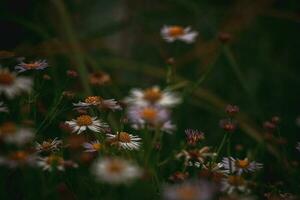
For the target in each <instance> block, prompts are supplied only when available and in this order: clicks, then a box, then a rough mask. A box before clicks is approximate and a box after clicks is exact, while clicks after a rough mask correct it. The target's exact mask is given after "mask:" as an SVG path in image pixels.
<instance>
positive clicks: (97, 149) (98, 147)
mask: <svg viewBox="0 0 300 200" xmlns="http://www.w3.org/2000/svg"><path fill="white" fill-rule="evenodd" d="M92 145H93V149H95V150H96V151H99V150H100V149H101V144H100V143H94V144H92Z"/></svg>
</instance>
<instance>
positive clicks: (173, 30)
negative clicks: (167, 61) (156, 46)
mask: <svg viewBox="0 0 300 200" xmlns="http://www.w3.org/2000/svg"><path fill="white" fill-rule="evenodd" d="M183 34H184V28H183V27H181V26H172V27H170V28H169V30H168V35H169V36H171V37H179V36H182V35H183Z"/></svg>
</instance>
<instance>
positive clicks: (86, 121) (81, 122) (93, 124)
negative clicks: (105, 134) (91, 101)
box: [66, 115, 108, 134]
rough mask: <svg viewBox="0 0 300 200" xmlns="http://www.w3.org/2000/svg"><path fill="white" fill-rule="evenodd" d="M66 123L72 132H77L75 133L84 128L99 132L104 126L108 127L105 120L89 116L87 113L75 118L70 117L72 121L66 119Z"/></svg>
mask: <svg viewBox="0 0 300 200" xmlns="http://www.w3.org/2000/svg"><path fill="white" fill-rule="evenodd" d="M66 124H68V125H69V126H70V127H71V129H73V133H75V132H77V134H80V133H81V132H83V131H85V130H86V129H89V130H91V131H94V132H98V133H99V132H102V131H104V129H105V128H108V125H107V124H106V123H105V122H102V121H101V120H100V119H97V117H91V116H89V115H81V116H79V117H77V118H76V119H72V121H66Z"/></svg>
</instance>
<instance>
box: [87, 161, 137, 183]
mask: <svg viewBox="0 0 300 200" xmlns="http://www.w3.org/2000/svg"><path fill="white" fill-rule="evenodd" d="M92 173H93V174H94V175H95V176H96V178H97V179H98V180H99V181H103V182H107V183H110V184H121V183H128V182H130V181H132V180H134V179H136V178H139V177H140V176H141V175H142V171H141V169H140V168H139V167H138V166H137V165H135V164H133V163H131V162H130V161H127V160H124V159H121V158H102V159H100V160H98V161H96V163H94V165H93V167H92Z"/></svg>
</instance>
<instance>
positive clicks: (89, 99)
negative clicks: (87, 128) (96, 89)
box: [84, 96, 102, 104]
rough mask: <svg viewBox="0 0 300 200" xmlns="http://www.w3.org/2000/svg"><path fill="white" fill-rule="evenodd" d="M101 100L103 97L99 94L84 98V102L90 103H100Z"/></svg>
mask: <svg viewBox="0 0 300 200" xmlns="http://www.w3.org/2000/svg"><path fill="white" fill-rule="evenodd" d="M101 100H102V99H101V97H99V96H89V97H87V98H86V99H85V100H84V102H85V103H89V104H96V103H100V102H101Z"/></svg>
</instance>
